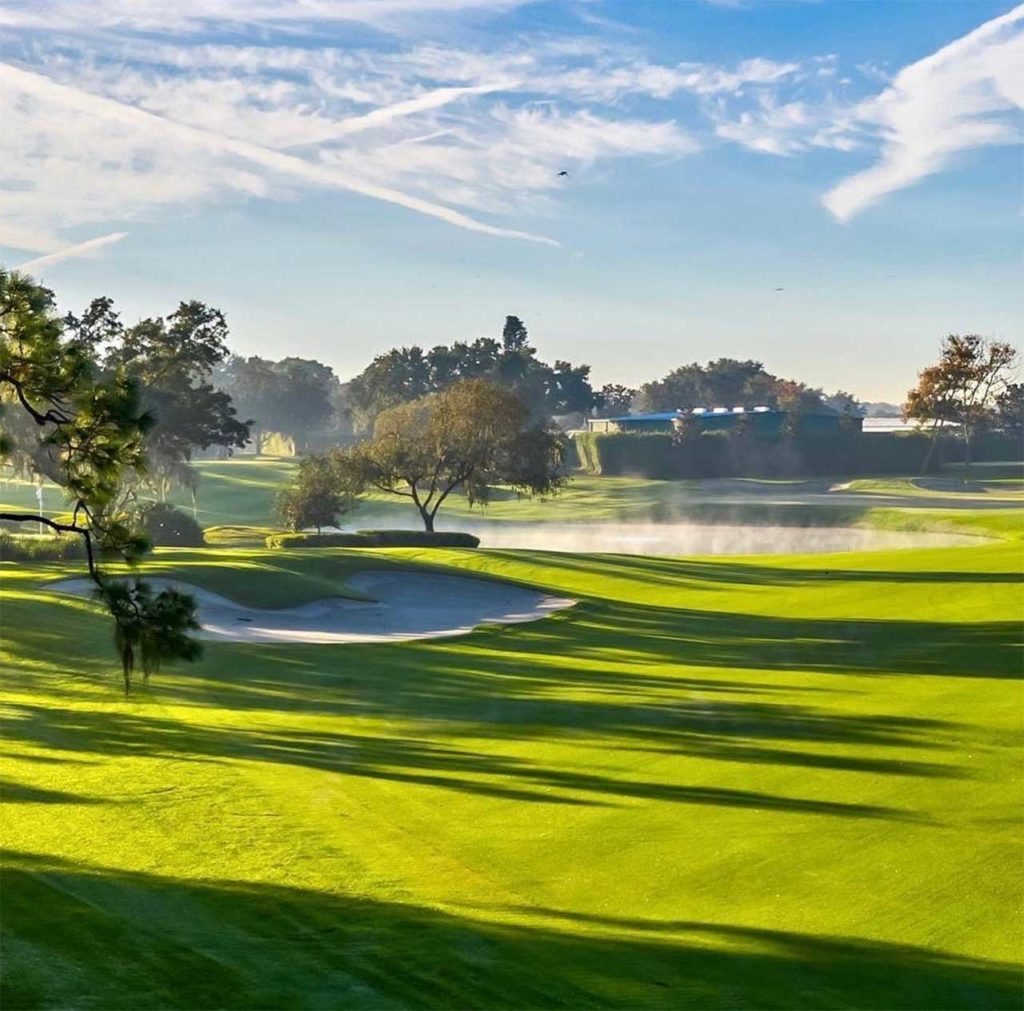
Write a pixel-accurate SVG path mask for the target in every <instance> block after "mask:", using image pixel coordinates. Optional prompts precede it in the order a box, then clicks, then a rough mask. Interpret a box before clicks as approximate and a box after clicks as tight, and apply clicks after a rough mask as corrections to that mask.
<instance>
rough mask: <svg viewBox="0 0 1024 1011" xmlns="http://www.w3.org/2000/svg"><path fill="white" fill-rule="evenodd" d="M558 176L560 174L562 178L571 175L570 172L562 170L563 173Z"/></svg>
mask: <svg viewBox="0 0 1024 1011" xmlns="http://www.w3.org/2000/svg"><path fill="white" fill-rule="evenodd" d="M558 174H559V175H560V176H567V175H568V174H569V173H568V172H566V171H565V169H562V171H561V172H559V173H558Z"/></svg>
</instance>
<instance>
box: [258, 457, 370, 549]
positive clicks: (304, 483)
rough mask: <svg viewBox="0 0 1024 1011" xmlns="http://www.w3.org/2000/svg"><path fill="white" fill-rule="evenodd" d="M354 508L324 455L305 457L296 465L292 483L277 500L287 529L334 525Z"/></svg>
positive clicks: (352, 502)
mask: <svg viewBox="0 0 1024 1011" xmlns="http://www.w3.org/2000/svg"><path fill="white" fill-rule="evenodd" d="M354 505H355V499H354V498H353V497H352V496H351V495H348V494H346V493H345V491H343V490H342V487H341V484H340V482H339V479H338V474H337V473H336V470H335V466H334V462H333V460H332V458H331V457H328V456H326V455H310V456H305V457H303V458H302V460H301V461H300V462H299V470H298V473H297V474H296V476H295V479H294V481H293V482H292V483H291V484H290V485H289V486H288V487H287V488H285V489H284V490H283V491H282V492H281V493H280V495H279V496H278V500H277V512H278V516H279V517H280V519H281V522H282V523H283V524H284V525H285V526H286V527H288V529H289V530H304V529H305V528H306V527H316V532H317V533H320V529H321V527H328V526H337V525H338V519H339V517H341V516H342V515H343V514H344V513H347V512H349V511H350V510H351V509H352V507H353V506H354Z"/></svg>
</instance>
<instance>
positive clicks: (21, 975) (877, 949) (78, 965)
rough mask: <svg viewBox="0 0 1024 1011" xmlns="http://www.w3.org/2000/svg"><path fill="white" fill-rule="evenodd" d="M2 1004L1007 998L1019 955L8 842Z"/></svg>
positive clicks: (1001, 1003)
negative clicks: (140, 863)
mask: <svg viewBox="0 0 1024 1011" xmlns="http://www.w3.org/2000/svg"><path fill="white" fill-rule="evenodd" d="M2 883H3V895H4V926H5V932H6V936H7V941H6V945H5V955H6V958H5V962H6V964H5V974H4V992H3V1006H4V1007H5V1008H7V1009H10V1011H16V1009H28V1008H37V1007H61V1006H74V1007H83V1008H111V1009H113V1008H125V1009H127V1008H132V1009H156V1008H167V1009H172V1011H186V1009H189V1011H192V1009H197V1008H225V1009H229V1008H230V1009H265V1008H292V1007H331V1008H342V1007H344V1008H453V1007H460V1008H495V1009H505V1008H517V1009H518V1008H557V1007H575V1008H584V1007H586V1008H590V1007H612V1008H631V1009H632V1008H644V1009H652V1011H653V1009H659V1011H660V1009H665V1011H669V1009H677V1008H679V1009H686V1008H694V1009H716V1008H723V1009H724V1008H729V1009H737V1008H738V1009H761V1008H792V1007H806V1008H812V1007H813V1008H828V1009H840V1008H842V1009H859V1011H870V1009H892V1008H901V1009H935V1008H943V1009H949V1011H953V1009H960V1008H964V1009H966V1008H972V1009H989V1008H991V1009H996V1008H1012V1007H1016V1006H1019V999H1020V975H1019V968H1018V967H1016V966H1014V965H1010V964H1006V963H997V962H986V961H981V960H977V959H970V958H966V957H961V956H957V955H954V954H948V953H944V952H940V951H934V950H930V949H925V948H919V947H914V946H911V945H897V944H886V943H881V942H876V941H870V940H866V939H860V938H847V937H834V936H816V935H812V934H801V933H795V932H789V931H782V930H767V929H762V928H751V927H746V926H743V925H733V924H720V923H703V922H691V921H675V922H672V921H666V922H661V921H651V920H631V919H626V918H606V917H594V916H588V915H586V914H578V913H574V912H573V911H571V910H570V911H552V910H545V909H540V908H538V909H534V908H532V907H529V906H526V907H521V908H519V909H508V908H506V909H497V910H494V909H492V910H490V911H489V912H488V913H484V912H482V911H478V912H475V913H472V914H467V913H465V912H459V913H454V912H447V911H442V910H438V909H432V908H428V907H425V906H421V905H417V904H415V903H413V902H408V901H396V902H389V901H381V900H376V899H369V898H362V897H356V896H352V895H345V894H337V893H325V892H317V891H310V890H303V889H299V888H290V887H285V886H281V885H266V884H249V883H243V882H236V881H201V880H182V879H176V878H171V877H163V876H159V875H156V874H142V873H129V872H125V871H120V870H117V869H113V868H104V867H99V866H90V865H81V864H73V863H70V862H64V861H60V860H58V859H54V858H48V857H37V856H35V855H32V854H23V853H15V852H8V853H7V854H5V856H4V859H3V870H2Z"/></svg>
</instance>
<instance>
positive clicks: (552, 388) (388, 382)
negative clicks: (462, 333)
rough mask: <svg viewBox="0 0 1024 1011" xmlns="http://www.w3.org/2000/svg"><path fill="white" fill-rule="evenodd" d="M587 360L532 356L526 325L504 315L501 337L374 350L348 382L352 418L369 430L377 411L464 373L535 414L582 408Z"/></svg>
mask: <svg viewBox="0 0 1024 1011" xmlns="http://www.w3.org/2000/svg"><path fill="white" fill-rule="evenodd" d="M589 376H590V366H588V365H572V364H571V363H570V362H564V361H556V362H555V364H554V366H551V365H549V364H548V363H546V362H543V361H540V359H538V358H537V352H536V349H535V348H534V347H532V346H531V344H530V339H529V334H528V333H527V330H526V326H525V324H524V323H523V321H522V320H521V319H520V318H519V317H518V316H507V317H506V318H505V326H504V328H503V330H502V338H501V341H500V342H499V341H497V340H495V339H494V338H492V337H479V338H477V339H476V340H474V341H472V342H468V343H467V342H465V341H455V342H454V343H452V344H438V345H437V346H436V347H433V348H431V349H430V351H428V352H426V353H424V351H423V349H422V348H421V347H420V346H419V345H415V344H414V345H412V346H411V347H403V348H394V349H392V350H391V351H388V352H387V353H386V354H383V355H378V356H377V357H376V358H375V359H374V360H373V361H372V362H371V363H370V364H369V365H368V366H367V367H366V368H365V369H364V370H363V371H362V372H361V373H360V374H359V375H358V376H356V378H355V379H353V380H352V382H351V383H350V384H349V389H348V397H349V401H350V403H351V408H352V419H353V422H354V424H355V427H356V429H357V430H358V431H369V430H371V429H372V427H373V423H374V420H375V419H376V417H377V415H379V414H380V413H381V412H382V411H385V410H387V409H388V408H389V407H395V406H397V405H398V404H406V403H409V402H410V401H413V400H416V399H418V398H419V397H423V396H426V395H427V394H428V393H439V392H441V391H442V390H445V389H447V388H448V387H449V386H451V385H452V384H454V383H457V382H460V381H462V380H465V379H489V380H490V381H491V382H493V383H496V384H497V385H499V386H502V387H504V388H505V389H507V390H510V391H512V392H513V393H515V394H516V395H517V396H518V397H519V399H520V400H522V401H523V403H524V404H526V406H527V408H528V409H529V410H530V412H531V413H532V414H533V415H534V416H535V417H537V418H550V417H551V416H552V415H560V414H571V413H574V412H577V411H580V412H586V411H589V410H590V409H591V407H593V405H594V403H595V395H594V391H593V389H592V388H591V385H590V378H589Z"/></svg>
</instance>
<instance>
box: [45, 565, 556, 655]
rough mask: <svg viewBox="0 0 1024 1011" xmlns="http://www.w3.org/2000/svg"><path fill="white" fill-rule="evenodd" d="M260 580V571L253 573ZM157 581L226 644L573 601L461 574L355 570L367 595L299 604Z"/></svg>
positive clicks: (345, 633)
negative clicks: (254, 602)
mask: <svg viewBox="0 0 1024 1011" xmlns="http://www.w3.org/2000/svg"><path fill="white" fill-rule="evenodd" d="M256 578H259V577H256ZM147 582H149V583H151V584H152V585H153V586H154V587H157V588H161V587H164V586H170V587H174V588H175V589H179V590H183V591H185V592H187V593H190V594H192V596H194V597H195V599H196V602H197V604H198V605H199V622H200V624H201V625H202V626H203V632H202V636H203V638H206V639H220V640H226V641H229V642H311V643H331V642H404V641H406V640H409V639H433V638H438V637H441V636H451V635H465V634H466V633H468V632H472V631H473V629H474V628H475V627H476V626H477V625H480V624H483V623H485V622H495V623H498V624H502V625H511V624H516V623H519V622H525V621H535V620H536V619H538V618H543V617H545V616H546V615H549V614H551V613H552V612H554V611H560V610H562V609H563V608H566V607H572V605H573V604H574V603H575V601H573V600H567V599H566V598H564V597H549V596H546V595H545V594H543V593H539V592H537V591H536V590H528V589H524V588H523V587H520V586H512V585H509V584H508V583H498V582H490V581H488V580H483V579H471V578H466V577H463V576H449V575H438V574H434V573H426V572H360V573H358V574H357V575H355V576H352V577H351V578H349V579H348V580H346V585H347V586H349V587H351V588H352V589H353V590H356V591H357V592H358V593H364V594H366V595H367V596H368V597H372V598H373V600H372V601H359V600H347V599H345V598H343V597H328V598H326V599H324V600H316V601H313V602H312V603H309V604H300V605H299V606H298V607H286V608H280V609H270V608H262V607H246V606H245V605H244V604H237V603H235V601H233V600H229V599H228V598H227V597H222V596H220V595H219V594H217V593H211V592H210V591H209V590H204V589H201V588H200V587H198V586H192V585H190V584H188V583H180V582H175V581H172V580H166V579H149V580H147ZM46 589H48V590H51V591H54V592H57V593H71V594H75V595H77V596H91V595H92V592H93V589H94V585H93V583H91V582H90V581H89V580H88V579H65V580H61V581H60V582H57V583H51V584H50V585H49V586H47V587H46Z"/></svg>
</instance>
